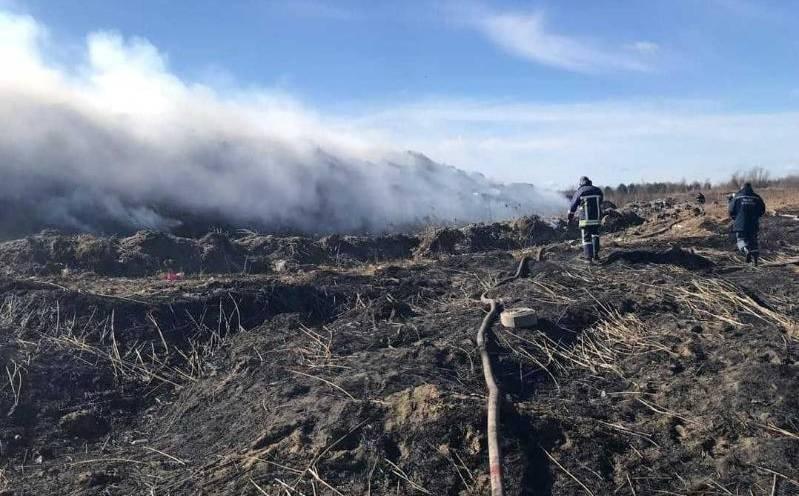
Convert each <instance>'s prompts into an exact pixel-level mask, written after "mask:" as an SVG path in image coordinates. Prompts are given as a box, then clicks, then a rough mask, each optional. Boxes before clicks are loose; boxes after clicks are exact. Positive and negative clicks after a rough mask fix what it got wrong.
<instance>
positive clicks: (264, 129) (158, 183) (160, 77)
mask: <svg viewBox="0 0 799 496" xmlns="http://www.w3.org/2000/svg"><path fill="white" fill-rule="evenodd" d="M48 43H49V40H48V37H47V34H46V32H45V30H44V29H43V28H42V26H40V25H39V24H37V22H36V21H35V20H34V19H32V18H29V17H24V16H17V15H11V14H3V13H2V12H0V60H2V61H3V70H2V72H0V122H2V123H3V130H2V132H0V175H1V176H0V177H2V181H0V207H3V208H2V212H3V213H2V214H0V230H2V231H3V232H4V234H6V235H8V234H9V233H14V234H18V233H21V232H25V231H26V230H31V229H36V228H41V227H46V226H50V227H61V228H67V229H75V230H104V231H109V230H125V229H135V228H139V227H152V228H161V229H171V228H175V227H178V226H179V225H180V224H181V223H183V222H187V221H190V220H191V219H195V220H196V219H201V220H213V221H214V222H224V223H228V224H236V225H252V226H257V227H273V228H282V229H296V230H302V231H313V232H321V231H376V230H387V229H389V230H390V229H392V228H394V229H396V228H402V227H406V226H408V225H411V224H416V223H420V222H464V221H478V220H489V219H499V218H507V217H511V216H514V215H518V214H522V213H534V212H535V213H549V212H551V211H553V210H554V209H557V210H560V209H561V208H562V201H563V200H562V199H560V198H559V197H558V195H556V194H554V193H551V192H546V191H540V190H538V189H536V188H534V187H533V186H531V185H518V184H517V185H510V186H505V185H500V184H496V183H493V182H491V181H489V180H487V179H486V178H485V177H483V176H482V175H479V174H469V173H465V172H463V171H460V170H458V169H455V168H453V167H448V166H444V165H440V164H438V163H436V162H433V161H432V160H430V159H428V158H426V157H424V156H423V155H421V154H416V153H410V152H406V153H398V152H396V151H392V149H391V146H387V145H386V144H384V143H381V142H380V140H376V141H375V140H370V139H369V138H365V137H362V136H363V135H361V134H359V133H358V132H357V131H356V130H355V129H352V128H348V127H347V126H346V124H343V123H342V122H340V121H333V120H325V119H323V118H322V117H319V116H317V115H315V114H314V113H313V112H310V111H308V110H306V109H304V108H303V107H302V106H300V105H299V104H297V103H296V102H295V101H293V100H292V99H291V98H289V97H286V96H281V95H279V94H278V95H277V96H276V95H275V92H266V91H247V92H245V91H225V92H224V94H222V93H220V92H219V91H216V90H214V89H212V88H211V87H209V86H206V85H202V84H195V83H191V82H186V81H182V80H181V79H180V78H178V77H177V76H175V75H174V74H172V73H170V72H169V70H168V67H167V64H166V61H165V57H164V56H163V55H162V54H160V53H159V52H158V51H157V50H156V49H155V48H154V47H153V46H152V45H151V44H149V43H148V42H146V41H144V40H140V39H133V40H124V39H122V38H121V37H120V36H118V35H115V34H110V33H95V34H91V35H89V36H88V38H87V41H86V45H85V50H84V51H85V54H84V56H83V57H82V58H81V61H80V62H78V63H72V64H68V65H65V64H59V63H57V62H54V61H52V60H51V59H50V58H48V57H49V56H50V55H51V54H52V53H53V51H52V50H51V49H50V48H48V46H49V45H48Z"/></svg>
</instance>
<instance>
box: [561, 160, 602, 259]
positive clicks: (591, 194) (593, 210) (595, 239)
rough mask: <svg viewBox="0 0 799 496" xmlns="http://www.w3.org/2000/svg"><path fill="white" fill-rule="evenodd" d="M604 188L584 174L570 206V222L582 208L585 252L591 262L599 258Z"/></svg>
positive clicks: (581, 227)
mask: <svg viewBox="0 0 799 496" xmlns="http://www.w3.org/2000/svg"><path fill="white" fill-rule="evenodd" d="M603 200H604V198H603V194H602V190H601V189H599V188H597V187H596V186H594V185H593V183H591V180H590V179H588V178H587V177H585V176H583V177H581V178H580V187H579V188H577V191H576V192H575V193H574V198H572V203H571V207H569V222H571V221H572V219H573V218H574V214H575V213H576V212H577V210H578V209H579V210H580V217H579V220H580V231H581V233H582V239H583V254H584V256H585V259H586V260H587V261H589V262H591V261H593V260H597V259H598V258H599V225H600V222H601V219H602V201H603Z"/></svg>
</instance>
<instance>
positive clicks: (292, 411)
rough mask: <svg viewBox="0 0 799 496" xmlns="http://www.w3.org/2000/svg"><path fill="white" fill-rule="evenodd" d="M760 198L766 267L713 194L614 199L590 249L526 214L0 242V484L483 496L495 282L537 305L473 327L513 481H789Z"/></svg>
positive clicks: (517, 488)
mask: <svg viewBox="0 0 799 496" xmlns="http://www.w3.org/2000/svg"><path fill="white" fill-rule="evenodd" d="M764 196H765V198H766V201H767V202H768V203H769V208H770V209H771V210H772V211H773V210H775V209H776V213H777V214H785V215H775V214H773V213H772V214H771V215H769V216H768V217H766V218H765V219H764V220H763V224H762V233H761V244H762V250H763V264H762V265H761V266H760V267H758V268H753V267H750V266H746V265H744V264H743V263H742V260H741V259H740V258H739V257H738V256H737V255H736V254H735V253H734V252H733V251H732V242H731V240H730V237H729V234H728V227H727V220H726V218H725V215H726V214H725V212H724V206H725V205H724V202H723V201H722V202H721V203H720V204H718V205H714V204H713V199H712V198H708V200H709V203H708V204H706V205H705V206H704V207H702V208H700V207H698V206H696V205H692V204H688V203H684V202H679V201H676V202H656V203H651V204H641V205H638V206H636V207H634V208H633V209H632V210H629V211H623V213H618V214H614V215H612V216H611V217H612V218H609V220H608V225H607V230H609V231H612V232H610V233H608V234H607V235H606V236H604V238H603V242H604V244H605V248H604V255H603V261H602V263H601V264H599V265H593V266H587V265H583V264H581V263H580V262H579V261H576V260H575V257H576V256H577V255H578V250H579V246H578V244H577V242H576V232H575V231H574V230H569V229H566V228H565V226H563V225H559V224H548V223H546V222H543V221H540V220H537V219H535V218H527V219H519V220H517V221H515V222H512V223H507V224H495V225H488V226H471V227H469V228H464V229H461V230H455V229H444V230H435V231H434V230H431V231H430V232H426V233H423V234H421V235H419V236H388V237H382V238H353V237H328V238H324V239H322V240H312V239H306V238H299V237H295V238H278V237H274V236H260V235H256V234H254V233H238V234H236V235H234V236H227V235H223V234H212V235H209V236H206V237H205V238H202V239H200V240H188V239H179V238H173V237H170V236H166V235H160V234H157V233H139V234H137V235H136V236H132V237H129V238H114V239H110V238H96V237H92V236H62V235H58V234H56V233H44V234H42V235H39V236H35V237H30V238H27V239H24V240H18V241H13V242H7V243H3V244H0V266H1V267H0V268H2V270H3V274H4V275H3V276H2V278H1V279H0V292H1V293H2V300H0V302H1V303H2V307H1V308H0V326H2V330H0V368H2V369H4V370H0V372H2V374H3V376H4V377H3V379H2V381H0V495H3V496H11V495H13V496H21V495H43V494H75V495H78V494H81V495H82V494H89V495H105V494H109V495H124V494H152V495H197V494H203V495H212V494H213V495H215V494H245V495H251V496H256V495H264V494H267V495H375V496H377V495H389V494H390V495H419V494H430V495H436V496H438V495H453V496H455V495H458V496H467V495H484V494H487V493H488V484H489V471H488V454H487V447H486V427H485V424H486V413H485V403H486V398H485V397H486V386H485V383H484V380H483V373H482V370H481V362H480V356H479V353H478V350H477V346H476V342H475V337H476V332H477V329H478V327H479V326H480V323H481V320H482V318H483V316H484V315H485V310H486V309H485V308H484V306H483V305H482V304H481V303H480V295H481V294H482V293H483V292H484V291H487V290H488V294H489V296H490V297H492V298H499V299H501V300H502V302H503V304H504V307H505V308H512V307H528V308H532V309H533V310H534V311H535V313H536V316H537V318H538V320H537V324H536V325H535V326H533V327H532V328H529V329H509V328H505V327H503V326H502V325H500V324H499V323H496V324H495V325H494V327H493V332H492V333H491V335H490V338H491V339H490V343H489V352H490V355H491V359H492V362H493V368H494V373H495V374H496V376H497V381H498V383H499V387H500V388H501V391H502V404H501V410H500V415H501V417H500V418H501V422H500V443H501V448H502V451H503V453H504V463H503V471H504V476H505V486H506V494H509V495H555V496H561V495H563V496H565V495H575V496H577V495H580V496H583V495H595V496H600V495H610V494H617V495H630V496H644V495H691V496H694V495H754V496H761V495H762V496H774V495H782V496H786V495H795V494H799V341H798V340H799V325H798V324H797V322H799V305H797V298H796V297H797V294H799V277H798V276H799V273H798V272H797V265H796V263H797V260H799V222H797V221H796V219H795V218H792V217H790V216H786V215H788V214H797V213H799V200H797V197H796V195H795V194H791V193H790V192H782V193H780V192H778V191H777V190H776V189H773V190H772V189H769V190H767V191H764ZM525 255H529V256H530V257H531V258H530V261H529V262H528V263H527V269H528V270H527V271H526V273H525V274H523V277H520V278H518V279H516V280H513V281H510V282H508V283H507V284H504V285H502V286H500V287H497V288H495V289H491V288H492V287H493V286H494V284H495V283H496V282H497V281H498V280H500V279H502V278H503V277H506V276H508V275H509V274H512V273H513V272H514V271H515V270H516V268H517V266H518V265H519V260H520V259H521V258H522V257H523V256H525ZM166 271H173V272H175V273H180V274H179V275H176V276H175V279H176V280H174V281H167V280H165V279H164V276H163V274H164V272H166Z"/></svg>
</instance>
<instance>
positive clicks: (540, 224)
mask: <svg viewBox="0 0 799 496" xmlns="http://www.w3.org/2000/svg"><path fill="white" fill-rule="evenodd" d="M511 227H512V228H513V230H514V232H515V233H516V235H517V236H518V237H519V238H520V239H521V240H522V243H523V244H525V245H542V244H546V243H551V242H553V241H557V240H559V239H561V237H562V233H563V232H564V226H562V225H557V224H556V225H553V223H550V222H546V221H544V220H543V219H541V217H538V216H537V215H531V216H526V217H520V218H518V219H516V220H515V221H513V222H512V223H511Z"/></svg>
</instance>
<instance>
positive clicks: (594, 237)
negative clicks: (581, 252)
mask: <svg viewBox="0 0 799 496" xmlns="http://www.w3.org/2000/svg"><path fill="white" fill-rule="evenodd" d="M591 248H592V249H593V252H594V257H593V258H594V260H599V236H597V235H596V234H593V235H591Z"/></svg>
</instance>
